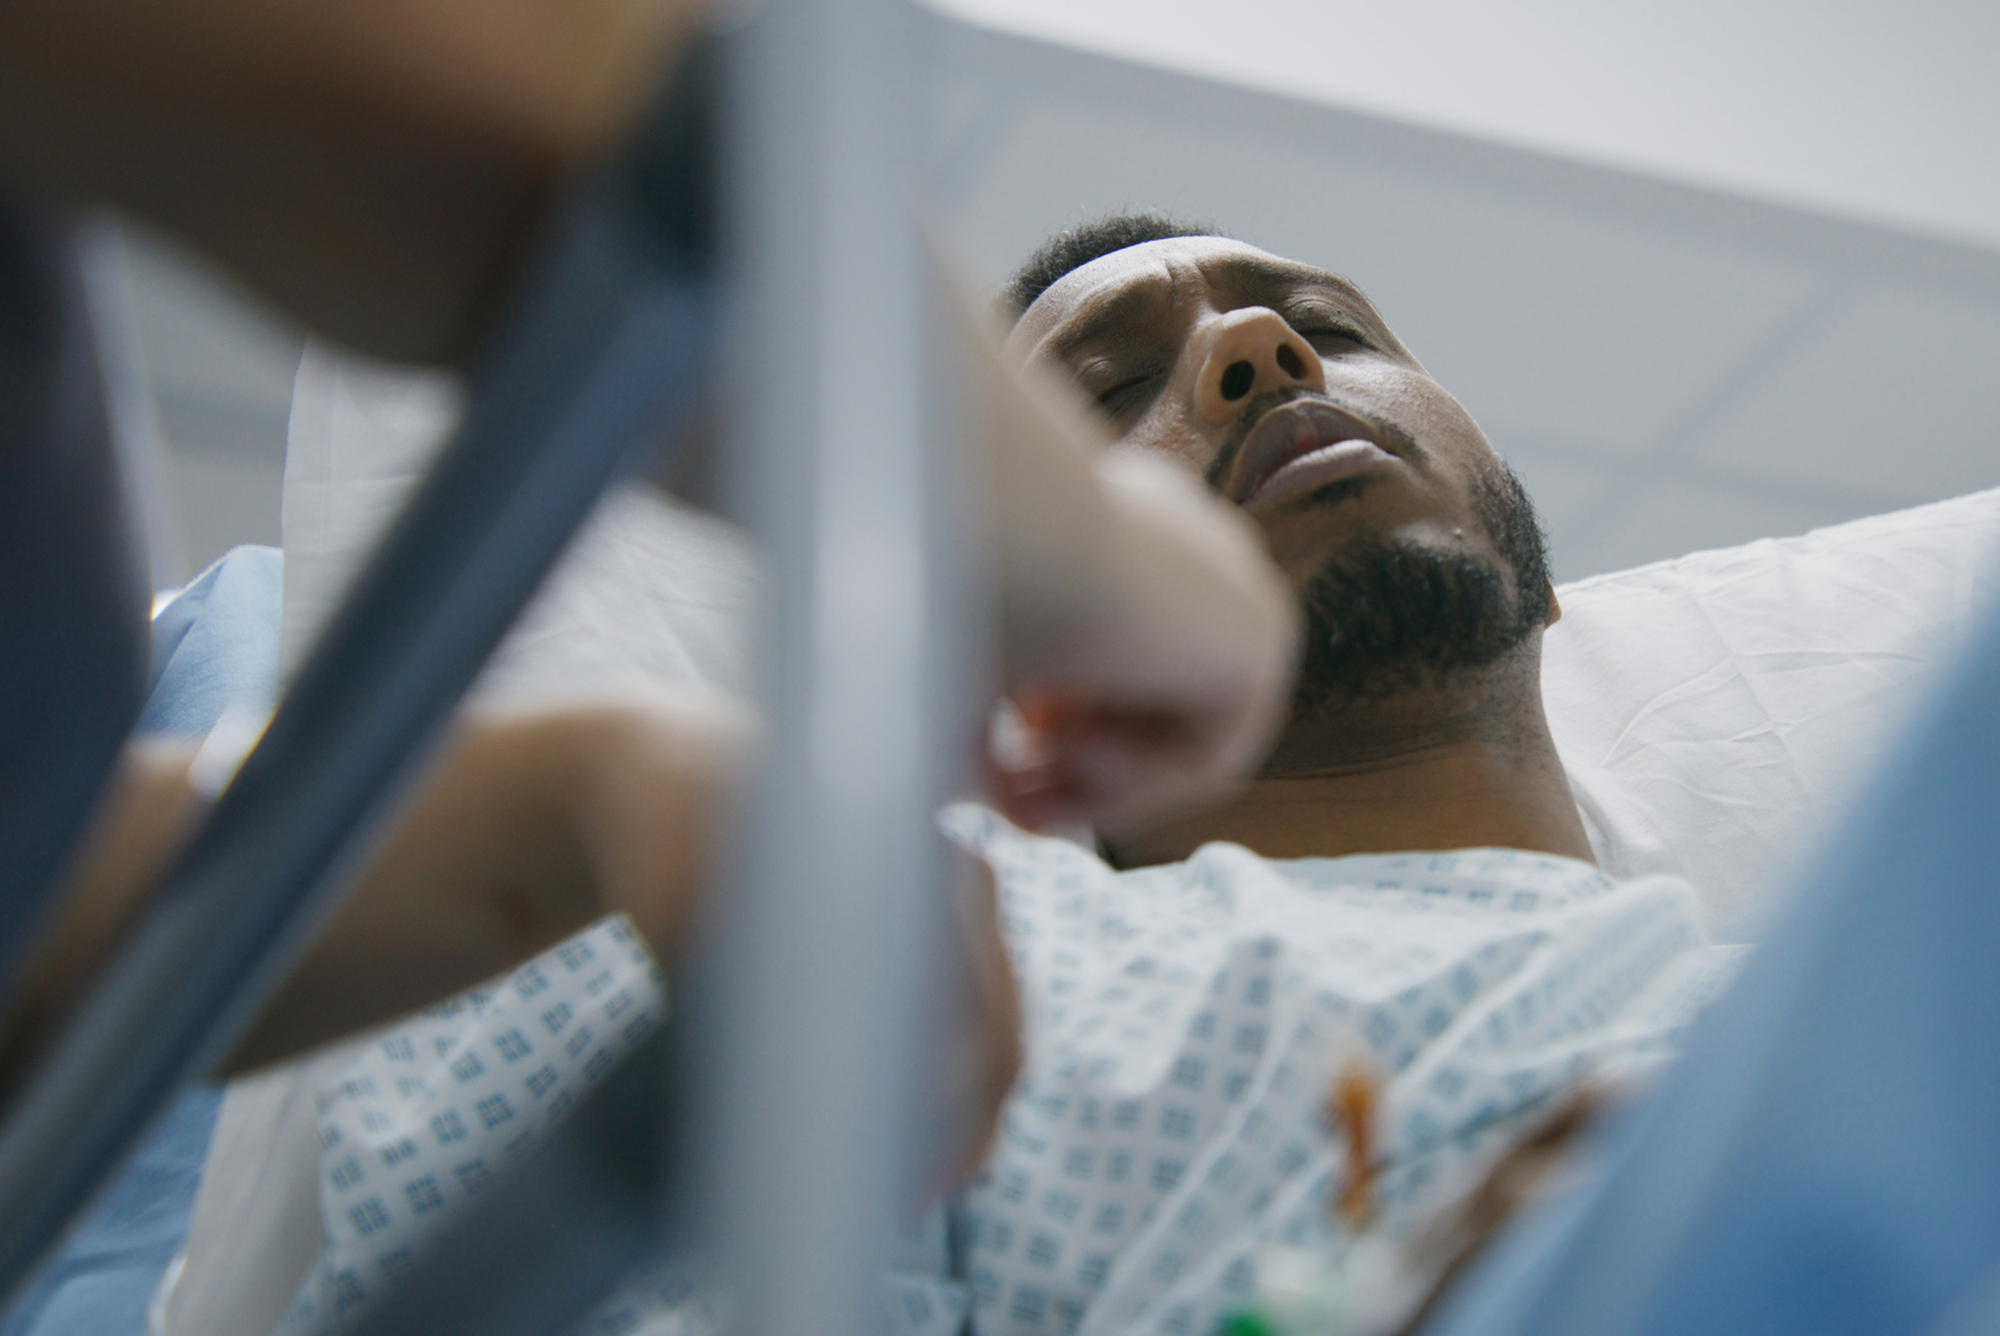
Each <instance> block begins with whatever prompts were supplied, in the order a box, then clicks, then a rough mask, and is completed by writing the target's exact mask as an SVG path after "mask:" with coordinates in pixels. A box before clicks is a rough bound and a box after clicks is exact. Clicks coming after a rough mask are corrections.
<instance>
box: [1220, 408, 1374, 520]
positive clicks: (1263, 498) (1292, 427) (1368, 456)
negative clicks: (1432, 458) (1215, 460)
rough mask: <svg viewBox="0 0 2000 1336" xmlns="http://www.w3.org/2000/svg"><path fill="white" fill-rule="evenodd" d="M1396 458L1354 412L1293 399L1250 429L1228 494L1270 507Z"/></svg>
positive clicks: (1238, 500)
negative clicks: (1277, 502)
mask: <svg viewBox="0 0 2000 1336" xmlns="http://www.w3.org/2000/svg"><path fill="white" fill-rule="evenodd" d="M1395 458H1396V456H1395V454H1394V453H1393V452H1391V451H1390V450H1389V449H1388V448H1387V446H1386V444H1385V443H1384V441H1383V439H1382V433H1381V432H1380V431H1378V430H1377V429H1376V428H1374V427H1372V426H1370V425H1369V424H1368V423H1366V422H1364V421H1362V420H1361V419H1360V418H1358V417H1356V416H1354V414H1352V413H1348V412H1344V411H1342V410H1341V409H1338V408H1335V407H1334V406H1333V405H1332V404H1329V403H1326V402H1324V401H1322V400H1318V399H1294V400H1293V401H1292V402H1290V403H1288V404H1280V405H1278V407H1276V408H1274V409H1272V410H1271V411H1270V412H1268V413H1266V414H1264V416H1263V417H1262V418H1261V419H1259V420H1258V422H1257V425H1256V426H1255V427H1254V428H1252V429H1251V432H1250V435H1249V436H1248V437H1246V438H1245V439H1244V442H1243V448H1242V449H1241V450H1240V451H1239V452H1238V453H1237V456H1236V467H1235V468H1234V469H1233V470H1231V474H1230V479H1229V485H1228V487H1227V488H1226V489H1225V490H1226V493H1227V495H1228V496H1229V498H1230V500H1232V501H1234V502H1235V503H1236V504H1237V505H1239V506H1261V505H1268V504H1271V503H1273V502H1276V501H1281V500H1283V499H1285V498H1286V497H1291V496H1297V495H1299V494H1300V493H1302V492H1308V491H1312V490H1314V489H1316V488H1319V487H1324V486H1325V485H1326V484H1328V483H1331V482H1338V481H1340V480H1341V479H1343V478H1349V477H1353V476H1354V475H1355V474H1358V473H1361V472H1364V471H1366V470H1368V469H1371V468H1374V467H1376V466H1377V465H1379V464H1384V463H1388V462H1391V461H1393V460H1394V459H1395Z"/></svg>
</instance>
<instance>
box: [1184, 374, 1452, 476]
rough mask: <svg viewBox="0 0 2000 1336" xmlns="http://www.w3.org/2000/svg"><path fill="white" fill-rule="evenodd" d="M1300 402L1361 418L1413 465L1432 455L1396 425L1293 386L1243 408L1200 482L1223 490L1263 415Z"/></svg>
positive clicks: (1267, 393)
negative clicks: (1308, 401) (1310, 401)
mask: <svg viewBox="0 0 2000 1336" xmlns="http://www.w3.org/2000/svg"><path fill="white" fill-rule="evenodd" d="M1299 399H1312V400H1316V401H1318V402H1320V403H1323V404H1327V405H1329V406H1331V407H1334V408H1338V409H1339V410H1340V411H1341V412H1343V413H1348V414H1352V415H1353V416H1355V417H1358V418H1360V419H1361V420H1362V421H1363V422H1366V423H1367V424H1368V425H1369V426H1370V427H1372V428H1374V429H1375V431H1376V432H1377V433H1379V434H1380V435H1381V437H1382V440H1383V441H1384V442H1386V443H1387V444H1389V445H1390V446H1392V447H1394V448H1395V451H1396V453H1398V454H1400V455H1401V456H1402V457H1403V458H1405V459H1407V460H1409V461H1410V462H1411V463H1413V464H1421V463H1422V462H1423V460H1424V459H1425V458H1426V456H1427V455H1428V453H1429V452H1428V451H1426V450H1425V449H1424V448H1423V447H1422V446H1421V445H1418V444H1417V438H1416V437H1414V436H1412V435H1410V433H1408V432H1407V431H1404V430H1403V429H1402V428H1401V427H1399V426H1397V425H1396V424H1395V423H1393V422H1390V421H1388V420H1387V419H1385V418H1380V417H1377V416H1376V415H1375V414H1373V413H1367V412H1363V411H1362V410H1361V409H1359V408H1356V407H1354V406H1353V405H1352V404H1344V403H1342V402H1340V400H1338V399H1336V398H1334V397H1333V396H1332V395H1330V394H1321V393H1319V392H1318V391H1316V390H1309V389H1306V388H1305V387H1304V386H1302V385H1294V386H1291V387H1289V388H1287V389H1274V390H1266V391H1264V392H1263V393H1262V394H1259V395H1256V396H1255V397H1253V398H1252V399H1251V400H1250V401H1249V402H1248V403H1246V404H1244V405H1243V410H1242V411H1241V412H1240V413H1238V414H1237V415H1236V421H1234V422H1232V423H1231V424H1230V426H1229V434H1228V435H1227V436H1225V437H1223V440H1222V448H1221V449H1220V450H1218V451H1216V452H1215V458H1214V459H1211V460H1209V461H1208V467H1207V468H1205V469H1203V470H1202V474H1201V480H1202V481H1203V482H1204V483H1206V484H1207V485H1208V488H1209V490H1210V491H1216V492H1219V491H1221V490H1222V485H1223V483H1225V482H1226V481H1228V479H1229V475H1230V473H1232V472H1233V471H1234V470H1235V468H1236V457H1237V456H1238V455H1240V454H1242V453H1243V443H1244V442H1245V441H1247V440H1249V439H1250V433H1251V432H1253V431H1255V430H1256V429H1257V424H1258V423H1259V422H1261V421H1263V419H1264V415H1265V414H1266V413H1268V412H1270V411H1271V410H1272V409H1274V408H1277V407H1279V406H1281V405H1283V404H1289V403H1292V402H1294V401H1295V400H1299Z"/></svg>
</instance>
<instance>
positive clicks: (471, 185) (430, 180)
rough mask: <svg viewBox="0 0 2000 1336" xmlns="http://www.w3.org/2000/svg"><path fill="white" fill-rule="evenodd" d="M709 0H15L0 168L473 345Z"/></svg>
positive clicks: (297, 288) (320, 311)
mask: <svg viewBox="0 0 2000 1336" xmlns="http://www.w3.org/2000/svg"><path fill="white" fill-rule="evenodd" d="M706 8H707V5H706V0H352V2H350V3H340V4H284V3H280V4H271V3H264V2H263V0H83V2H82V3H77V2H76V0H12V2H11V3H9V4H6V5H0V176H4V177H5V178H6V180H7V182H8V183H9V184H10V185H12V186H14V187H16V188H27V189H30V190H34V191H38V192H42V193H46V194H52V195H55V196H58V197H63V198H67V199H70V200H73V201H77V202H81V203H108V204H111V205H114V206H116V207H119V208H122V209H125V210H128V211H130V212H132V213H134V214H136V215H138V216H140V217H143V218H146V219H148V220H150V221H152V222H154V223H156V224H158V225H161V226H163V227H165V228H166V229H168V230H169V231H171V232H174V233H176V234H178V235H179V236H181V237H182V238H184V239H186V240H187V241H190V242H192V243H193V244H194V245H195V246H196V247H198V248H199V249H201V250H203V251H206V252H207V253H208V254H209V255H211V256H213V257H214V258H216V259H217V260H220V261H221V262H223V263H224V264H225V265H227V266H228V267H229V268H230V269H231V270H232V271H234V272H235V273H236V274H237V275H239V276H240V277H242V278H245V279H247V280H249V281H250V282H251V283H252V284H254V285H255V286H256V287H258V288H259V289H261V290H262V291H263V292H264V293H265V295H267V296H269V297H271V298H272V299H274V300H276V301H277V302H278V303H279V304H280V305H281V306H284V307H285V308H287V309H288V310H290V311H291V312H292V313H293V314H294V315H296V316H298V317H299V318H300V319H301V320H303V321H304V322H305V323H306V324H307V325H309V326H311V327H313V328H315V329H318V330H320V331H322V332H324V333H327V334H330V335H332V336H333V337H335V338H337V339H340V340H342V341H343V342H346V343H348V344H351V345H352V346H354V347H356V348H358V349H361V350H363V351H366V352H370V353H374V354H377V355H380V356H387V357H394V358H403V359H411V360H418V361H455V360H458V359H460V358H462V357H463V356H465V355H466V354H467V353H468V352H469V351H470V350H471V349H472V347H473V346H474V344H475V342H476V340H477V338H478V335H479V333H480V331H481V329H482V328H483V326H484V324H485V323H486V321H487V318H488V317H489V315H490V314H491V312H492V310H493V308H494V306H495V304H496V302H497V301H498V300H499V298H500V296H501V295H502V294H503V293H504V291H505V289H506V286H507V281H508V279H509V278H510V276H511V274H512V272H513V270H514V268H515V266H516V265H517V264H518V262H519V259H520V257H521V256H522V254H523V253H524V251H525V248H526V246H527V244H528V243H529V241H530V240H532V238H533V236H534V235H535V233H536V231H537V230H538V228H539V227H540V225H541V224H542V223H543V221H544V215H545V213H546V211H547V208H548V206H549V204H550V202H551V201H552V200H553V198H554V197H555V194H556V192H557V191H558V190H559V189H560V187H561V186H562V184H563V183H564V182H566V181H567V180H569V179H570V178H571V177H573V176H574V175H575V174H576V173H577V172H579V171H582V170H585V169H587V168H588V167H589V166H590V165H591V164H593V163H594V162H596V161H598V160H599V159H601V158H602V157H603V156H604V155H606V154H607V153H610V152H612V151H614V150H615V149H616V147H617V146H618V144H619V143H620V141H621V139H622V137H623V136H624V135H625V134H626V133H627V131H628V130H629V129H630V127H631V126H632V124H633V122H634V120H635V118H636V117H637V116H638V115H639V114H640V113H641V112H642V111H643V110H644V108H645V105H646V103H647V101H648V99H649V98H650V97H651V95H652V94H653V92H654V91H655V88H656V86H657V85H658V84H659V82H660V81H661V79H662V77H663V76H664V74H665V72H666V71H667V70H668V69H670V68H671V67H672V64H673V62H674V60H675V59H676V58H677V56H678V55H679V53H680V51H681V50H682V48H683V47H684V46H685V44H686V42H687V40H688V38H689V36H690V34H691V33H692V31H693V29H694V28H695V26H696V25H697V23H698V22H699V19H700V16H701V14H702V13H703V12H705V10H706Z"/></svg>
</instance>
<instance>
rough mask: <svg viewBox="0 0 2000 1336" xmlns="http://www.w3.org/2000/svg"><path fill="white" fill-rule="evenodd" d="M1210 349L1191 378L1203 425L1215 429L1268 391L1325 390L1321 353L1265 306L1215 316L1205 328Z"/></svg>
mask: <svg viewBox="0 0 2000 1336" xmlns="http://www.w3.org/2000/svg"><path fill="white" fill-rule="evenodd" d="M1207 332H1208V350H1207V352H1206V353H1205V354H1204V355H1203V358H1202V366H1201V373H1200V375H1199V376H1198V377H1197V378H1196V380H1195V390H1194V395H1195V408H1196V411H1198V412H1199V413H1200V415H1201V418H1202V420H1203V421H1204V422H1206V423H1207V424H1208V425H1210V426H1212V427H1219V426H1222V425H1224V424H1225V423H1227V422H1229V421H1230V420H1232V419H1233V418H1234V417H1235V416H1236V414H1237V413H1238V412H1239V411H1241V409H1242V407H1243V405H1244V403H1245V402H1246V401H1247V400H1249V399H1250V398H1252V397H1253V396H1255V395H1258V394H1261V393H1263V392H1264V391H1266V390H1282V389H1291V388H1292V387H1294V386H1301V385H1302V386H1304V387H1306V388H1307V389H1311V390H1318V391H1319V392H1320V393H1322V394H1324V393H1325V392H1326V373H1325V371H1324V370H1323V369H1322V368H1321V366H1320V362H1319V354H1318V353H1317V352H1315V351H1314V350H1313V346H1312V345H1311V344H1310V343H1307V342H1306V341H1305V340H1304V339H1302V338H1300V337H1299V336H1298V334H1297V333H1295V332H1294V331H1293V329H1292V327H1291V326H1290V325H1288V324H1286V323H1285V320H1284V317H1282V316H1280V315H1279V314H1278V313H1277V312H1276V311H1273V310H1271V309H1270V308H1268V307H1263V306H1250V307H1245V308H1243V309H1242V310H1237V311H1230V312H1228V313H1227V314H1224V315H1220V316H1217V317H1216V318H1215V320H1214V322H1213V323H1212V324H1211V325H1210V326H1209V329H1208V331H1207Z"/></svg>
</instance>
